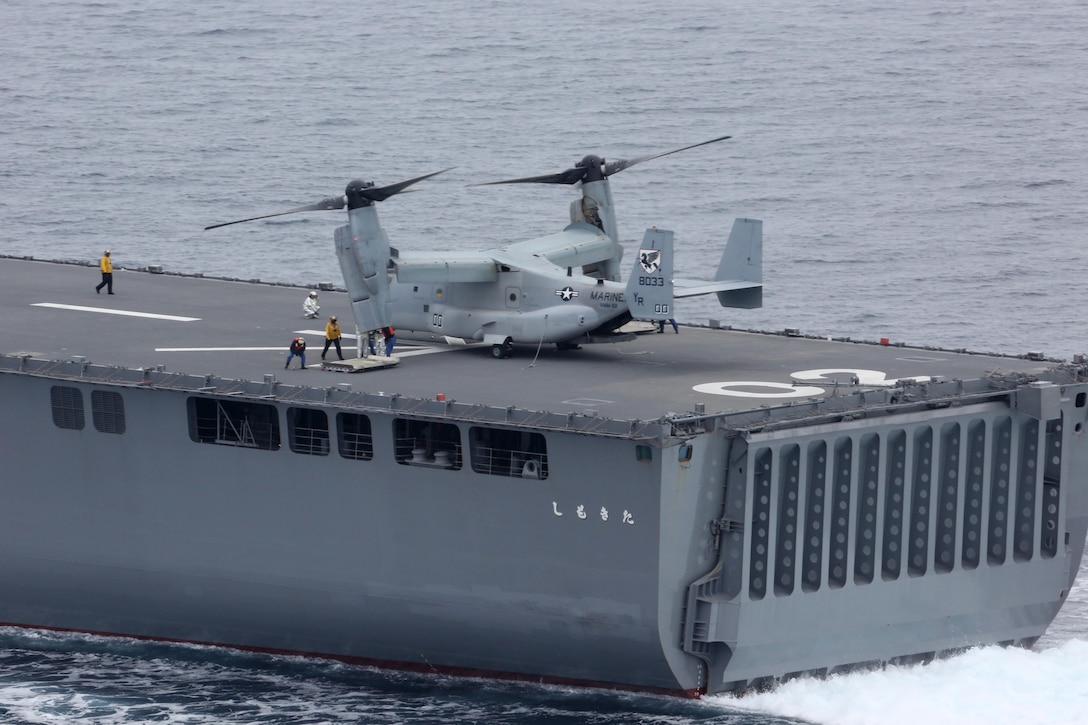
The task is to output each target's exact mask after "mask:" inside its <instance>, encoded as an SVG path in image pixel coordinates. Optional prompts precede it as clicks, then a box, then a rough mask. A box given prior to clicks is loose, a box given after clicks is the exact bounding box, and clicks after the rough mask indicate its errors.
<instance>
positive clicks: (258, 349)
mask: <svg viewBox="0 0 1088 725" xmlns="http://www.w3.org/2000/svg"><path fill="white" fill-rule="evenodd" d="M286 349H287V348H285V347H284V346H283V345H277V346H276V347H156V348H155V352H273V351H276V350H280V351H284V350H286Z"/></svg>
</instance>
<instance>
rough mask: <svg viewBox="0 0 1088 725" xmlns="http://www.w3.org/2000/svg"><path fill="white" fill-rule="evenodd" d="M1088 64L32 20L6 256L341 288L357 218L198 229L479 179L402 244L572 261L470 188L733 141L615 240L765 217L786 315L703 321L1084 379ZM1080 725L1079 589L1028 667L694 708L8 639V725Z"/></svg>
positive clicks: (929, 50) (528, 191) (702, 20)
mask: <svg viewBox="0 0 1088 725" xmlns="http://www.w3.org/2000/svg"><path fill="white" fill-rule="evenodd" d="M1085 37H1088V7H1086V6H1085V5H1084V4H1083V3H1082V2H1078V1H1076V0H1053V1H1051V2H1046V3H1041V2H1035V3H1025V2H1023V1H1022V0H1020V1H1017V2H1014V1H1013V0H963V1H961V2H959V3H954V4H949V3H935V2H924V1H923V0H899V2H896V3H865V2H862V3H848V2H831V1H828V0H824V1H819V0H817V1H816V2H810V1H802V0H771V1H769V2H752V1H750V0H740V1H739V2H733V3H728V4H724V3H720V2H712V1H711V0H693V1H691V2H683V1H682V2H676V3H668V4H665V3H657V2H649V1H647V0H625V1H624V2H619V1H618V0H604V1H602V2H598V3H592V4H587V3H580V2H569V1H567V0H538V1H537V2H535V3H513V2H503V1H501V0H481V1H480V2H473V3H467V2H466V3H463V2H454V1H451V2H445V3H439V2H435V1H433V0H432V1H427V0H407V1H404V2H398V3H388V4H381V5H375V4H368V3H348V4H342V5H336V6H332V5H324V6H307V5H305V4H301V3H297V2H288V1H287V0H264V1H263V2H260V3H257V2H250V1H249V0H238V1H236V2H215V1H212V0H209V1H206V2H197V3H172V2H161V1H159V0H144V1H142V2H121V1H119V0H118V1H116V2H115V1H110V0H98V1H90V0H68V1H66V2H58V1H56V0H33V1H32V0H5V2H4V3H3V4H2V5H0V68H2V69H3V70H2V72H0V149H2V151H3V156H2V159H3V161H2V163H0V222H2V225H0V254H5V255H16V256H31V257H35V258H38V259H58V260H79V261H86V262H93V261H94V260H96V259H97V258H98V256H99V255H100V253H101V251H102V249H104V248H107V247H108V248H110V249H111V250H112V252H113V258H114V260H115V265H117V267H119V268H124V267H129V268H139V267H143V266H146V265H149V264H160V265H162V266H164V267H165V268H166V269H167V270H169V271H174V272H181V273H200V274H205V275H210V276H222V277H234V278H241V279H260V280H264V281H274V282H282V283H287V284H297V285H313V284H316V283H318V282H325V281H329V282H334V283H338V281H339V273H338V271H337V268H336V262H335V258H334V256H333V254H332V244H331V235H332V230H333V228H334V227H335V226H337V225H338V224H339V223H341V220H342V217H341V216H339V215H337V214H333V213H328V212H325V213H313V214H301V215H294V216H289V217H279V218H276V219H273V220H268V221H264V222H258V223H253V224H247V225H237V226H232V227H227V228H224V229H219V230H215V231H211V232H204V231H202V230H203V227H204V226H206V225H208V224H213V223H216V222H220V221H227V220H231V219H239V218H244V217H250V216H256V215H260V214H269V213H273V212H277V211H283V210H286V209H290V208H292V207H294V206H298V205H302V204H306V203H310V202H313V201H317V200H318V199H321V198H323V197H326V196H331V195H336V194H339V193H341V191H342V189H343V187H344V186H345V184H346V183H347V181H348V180H350V179H352V178H363V179H368V180H374V181H376V182H377V183H379V184H385V183H392V182H395V181H399V180H402V179H406V178H410V177H414V176H418V175H422V174H425V173H429V172H431V171H437V170H439V169H443V168H447V167H455V168H453V170H451V171H449V172H447V173H445V174H442V175H440V176H438V177H435V178H434V179H430V180H428V181H426V182H423V183H421V184H419V185H418V186H417V187H415V188H416V189H418V191H417V192H416V193H411V194H403V195H400V196H397V197H395V198H394V199H391V200H389V201H387V202H385V203H384V204H383V205H382V207H381V214H382V220H383V224H384V226H385V227H386V230H387V231H388V233H389V235H390V237H391V239H392V242H393V245H394V246H396V247H399V248H401V249H427V250H442V249H455V250H475V249H483V248H488V247H492V246H496V245H499V244H503V243H506V242H510V241H516V240H519V239H525V238H531V237H534V236H540V235H543V234H548V233H551V232H554V231H557V230H559V229H560V228H562V226H564V225H565V223H566V222H567V220H568V212H567V206H568V204H569V202H570V200H571V199H572V198H575V196H576V193H577V192H575V191H572V190H571V189H570V188H568V187H565V186H542V185H511V186H489V187H478V186H477V187H474V186H471V185H472V184H475V183H479V182H484V181H493V180H498V179H503V178H510V177H516V176H526V175H530V174H542V173H548V172H554V171H560V170H562V169H565V168H568V167H569V166H571V165H573V164H574V163H575V162H576V161H578V160H579V159H581V158H582V156H584V155H585V154H587V153H598V154H601V155H603V156H605V158H609V159H614V158H631V157H635V156H641V155H645V154H650V153H654V152H658V151H663V150H667V149H670V148H675V147H678V146H683V145H686V144H691V143H696V142H699V141H702V140H705V139H709V138H713V137H716V136H719V135H722V134H732V135H733V136H734V138H733V139H731V140H729V141H725V142H722V143H719V144H715V145H712V146H708V147H705V148H701V149H695V150H691V151H688V152H684V153H682V154H676V155H673V156H668V157H665V158H661V159H657V160H655V161H652V162H648V163H646V164H642V165H639V166H637V167H635V168H632V169H629V170H626V171H624V172H623V173H622V174H618V175H616V176H614V177H612V189H613V194H614V196H615V201H616V204H617V208H618V217H619V223H620V229H621V234H622V235H623V237H624V241H625V242H628V243H629V246H630V245H633V244H635V243H637V241H638V239H640V238H641V232H642V230H643V229H644V228H646V227H648V226H650V225H657V226H659V227H664V228H669V229H673V230H675V232H676V238H677V245H678V257H677V260H676V273H677V275H678V276H685V277H699V276H705V270H706V269H707V268H712V267H713V266H714V265H716V263H717V257H718V255H719V253H720V249H721V245H722V244H723V243H724V240H725V237H726V236H727V234H728V230H729V227H730V225H731V223H732V219H733V218H734V217H738V216H746V217H755V218H760V219H762V220H763V221H764V275H765V283H766V289H765V292H764V307H763V308H762V309H760V310H752V311H747V310H722V309H720V308H715V307H714V306H713V303H712V302H711V301H710V300H706V299H694V300H691V299H689V300H684V301H682V302H681V303H680V305H679V307H678V313H677V318H678V319H680V320H681V321H688V322H704V323H705V321H706V320H708V319H717V320H720V321H721V322H722V323H723V324H729V325H733V326H734V327H738V328H750V329H762V330H778V329H783V328H786V327H796V328H799V329H800V330H801V331H802V332H803V333H805V334H813V335H821V336H824V335H827V336H835V337H850V338H852V339H864V340H876V339H878V338H885V337H886V338H889V339H890V340H892V341H893V342H905V343H908V344H913V345H932V346H937V347H945V348H965V349H968V350H975V351H981V352H1002V353H1011V354H1020V353H1025V352H1028V351H1038V352H1042V353H1044V354H1045V355H1047V356H1049V357H1054V358H1059V359H1069V358H1070V357H1071V356H1072V355H1074V354H1077V353H1084V352H1088V339H1086V335H1085V324H1084V321H1083V313H1082V310H1083V308H1084V305H1085V302H1086V301H1088V289H1086V279H1085V274H1084V270H1085V268H1086V266H1088V264H1086V259H1088V246H1086V244H1085V240H1084V237H1083V235H1084V231H1083V230H1084V229H1085V228H1086V227H1088V224H1086V222H1088V219H1086V216H1088V215H1086V206H1085V202H1084V200H1085V198H1086V193H1085V192H1086V189H1085V179H1086V178H1088V141H1086V139H1088V81H1086V80H1085V78H1088V74H1086V73H1085V69H1086V68H1088V44H1086V43H1085V42H1084V38H1085ZM117 277H118V283H119V284H120V285H123V284H124V274H123V273H121V274H118V275H117ZM88 279H89V281H88V289H89V287H90V286H91V285H92V284H93V283H94V282H95V281H96V280H95V279H94V276H93V273H91V272H90V271H89V277H88ZM232 312H236V313H237V314H240V315H242V316H244V314H245V310H237V311H232ZM1082 579H1083V577H1082ZM1085 712H1088V594H1086V593H1085V591H1084V588H1083V587H1078V588H1076V589H1074V590H1073V592H1072V594H1071V596H1070V600H1069V602H1068V603H1067V605H1066V607H1065V608H1064V610H1063V611H1062V613H1061V614H1060V615H1059V618H1058V620H1057V621H1056V622H1055V623H1054V625H1053V626H1052V628H1051V630H1050V632H1049V633H1048V635H1047V636H1046V637H1045V638H1044V639H1043V640H1041V641H1040V643H1039V644H1038V646H1037V647H1036V650H1034V651H1032V652H1023V651H1012V650H999V649H991V648H988V649H981V650H976V651H972V652H969V653H967V654H965V655H963V656H961V657H957V658H953V659H950V660H946V661H941V662H937V663H934V664H932V665H930V666H927V667H921V668H900V669H893V670H887V671H885V672H880V673H872V674H863V675H851V676H847V677H838V678H834V679H832V680H828V681H823V682H804V681H802V682H794V683H790V684H789V685H787V686H785V687H782V688H780V689H779V690H777V691H775V692H773V693H769V694H764V695H758V696H754V697H749V698H745V699H743V700H739V701H738V700H733V699H730V698H707V700H705V701H703V702H699V703H686V702H677V701H674V700H669V699H662V698H653V697H641V696H633V695H623V694H613V693H601V692H591V691H583V690H572V689H563V688H548V687H535V686H528V685H510V684H501V683H492V682H482V681H475V680H455V679H449V678H438V677H427V676H408V675H398V674H389V673H378V672H374V671H371V670H366V669H362V668H350V667H344V666H341V665H335V664H331V663H322V662H311V661H305V660H296V659H292V658H276V657H262V656H255V655H246V654H238V653H225V652H221V651H217V650H209V649H206V648H194V647H179V646H165V645H149V644H147V643H136V642H129V641H125V640H103V639H99V638H94V637H79V636H67V635H65V636H62V635H56V634H42V633H35V632H26V631H22V630H0V721H3V722H15V723H62V722H63V723H67V722H95V723H136V722H175V723H213V722H280V723H326V722H328V723H339V722H359V723H385V722H417V723H423V722H511V723H512V722H540V723H544V722H547V723H564V722H571V723H575V722H594V723H619V722H624V723H626V722H642V723H692V722H714V723H782V722H820V723H846V724H848V723H876V722H881V723H895V722H902V723H920V722H930V721H938V720H939V721H956V722H966V723H974V722H978V723H983V722H985V723H1003V722H1010V723H1012V722H1017V723H1023V722H1040V721H1043V720H1048V721H1064V722H1074V721H1083V720H1084V718H1085V715H1084V713H1085Z"/></svg>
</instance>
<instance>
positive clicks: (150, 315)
mask: <svg viewBox="0 0 1088 725" xmlns="http://www.w3.org/2000/svg"><path fill="white" fill-rule="evenodd" d="M31 307H52V308H53V309H56V310H74V311H75V312H101V313H102V314H104V315H124V316H125V317H148V318H150V319H152V320H169V321H170V322H197V321H199V320H200V318H199V317H179V316H177V315H157V314H154V313H152V312H130V311H129V310H111V309H108V308H106V307H84V306H83V305H61V304H57V303H56V302H34V303H33V304H31Z"/></svg>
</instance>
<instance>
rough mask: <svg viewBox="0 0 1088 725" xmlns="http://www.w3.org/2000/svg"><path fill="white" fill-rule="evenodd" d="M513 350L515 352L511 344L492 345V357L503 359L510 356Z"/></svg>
mask: <svg viewBox="0 0 1088 725" xmlns="http://www.w3.org/2000/svg"><path fill="white" fill-rule="evenodd" d="M511 352H513V348H512V347H511V346H510V345H509V344H506V345H492V346H491V357H493V358H495V359H496V360H501V359H503V358H504V357H510V353H511Z"/></svg>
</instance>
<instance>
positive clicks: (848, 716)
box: [713, 640, 1088, 725]
mask: <svg viewBox="0 0 1088 725" xmlns="http://www.w3.org/2000/svg"><path fill="white" fill-rule="evenodd" d="M713 699H715V700H719V701H722V702H728V704H729V706H730V707H735V706H738V705H740V706H742V707H743V708H745V709H749V710H755V711H760V712H764V713H769V714H774V715H779V716H785V717H793V718H801V719H803V720H806V721H809V722H815V723H828V724H831V723H834V725H870V724H876V723H879V724H880V725H899V724H902V725H919V724H920V723H945V722H954V723H956V724H957V725H975V724H977V725H1002V724H1004V723H1010V724H1011V723H1018V724H1020V725H1023V724H1024V723H1042V722H1048V723H1084V722H1088V642H1085V641H1081V640H1073V641H1070V642H1066V643H1065V644H1063V645H1061V646H1060V647H1056V648H1054V649H1049V650H1045V651H1042V652H1035V651H1030V650H1023V649H1018V648H1008V649H1003V648H1000V647H984V648H979V649H975V650H971V651H968V652H966V653H964V654H962V655H960V656H958V657H953V658H951V659H948V660H942V661H939V662H933V663H931V664H929V665H918V666H912V667H892V668H888V669H886V670H883V671H880V672H867V673H855V674H850V675H842V676H838V677H832V678H830V679H827V680H822V681H821V680H794V681H793V682H789V683H787V684H785V685H783V686H782V687H780V688H778V689H776V690H775V691H773V692H769V693H763V694H757V695H750V696H746V697H744V698H741V699H739V700H736V699H732V698H713Z"/></svg>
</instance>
